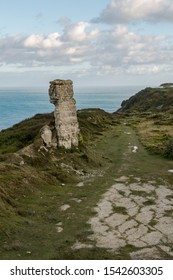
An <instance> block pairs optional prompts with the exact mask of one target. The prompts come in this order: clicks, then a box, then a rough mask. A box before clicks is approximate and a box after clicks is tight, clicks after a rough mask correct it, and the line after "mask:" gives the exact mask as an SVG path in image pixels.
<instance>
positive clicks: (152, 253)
mask: <svg viewBox="0 0 173 280" xmlns="http://www.w3.org/2000/svg"><path fill="white" fill-rule="evenodd" d="M130 256H131V258H132V259H133V260H153V259H154V260H159V259H161V255H160V252H159V250H158V249H157V248H155V247H153V248H145V249H142V250H139V251H136V252H132V253H130Z"/></svg>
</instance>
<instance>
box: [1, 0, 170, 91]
mask: <svg viewBox="0 0 173 280" xmlns="http://www.w3.org/2000/svg"><path fill="white" fill-rule="evenodd" d="M0 7H1V17H0V87H4V86H22V87H23V86H44V87H45V86H46V85H48V83H49V81H50V80H52V79H55V78H61V79H72V80H73V81H74V83H75V84H77V85H78V86H98V85H100V86H113V85H146V86H150V85H153V86H155V85H159V84H161V83H163V82H169V81H170V82H172V81H173V79H172V73H173V62H172V61H173V57H172V56H173V35H172V28H173V16H172V15H173V1H172V0H140V1H139V0H123V1H122V0H87V1H81V0H63V1H59V0H48V1H47V0H34V1H33V0H30V1H24V0H15V1H11V0H6V1H2V0H0Z"/></svg>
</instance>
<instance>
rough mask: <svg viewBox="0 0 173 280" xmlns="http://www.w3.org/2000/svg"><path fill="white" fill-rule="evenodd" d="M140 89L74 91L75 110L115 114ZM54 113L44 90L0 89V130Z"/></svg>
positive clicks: (135, 87)
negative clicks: (89, 109) (98, 110)
mask: <svg viewBox="0 0 173 280" xmlns="http://www.w3.org/2000/svg"><path fill="white" fill-rule="evenodd" d="M143 88H144V87H142V86H114V87H78V88H74V98H75V100H76V107H77V109H78V110H79V109H85V108H100V109H103V110H105V111H107V112H110V113H112V112H115V111H117V110H118V109H119V108H120V107H121V103H122V101H123V100H126V99H128V98H129V97H130V96H132V95H134V94H136V93H137V92H138V91H139V90H141V89H143ZM53 111H54V105H53V104H51V103H50V101H49V95H48V89H45V88H29V87H26V88H0V130H3V129H6V128H9V127H11V126H13V125H14V124H16V123H18V122H20V121H22V120H24V119H27V118H31V117H32V116H34V115H35V114H39V113H49V112H53Z"/></svg>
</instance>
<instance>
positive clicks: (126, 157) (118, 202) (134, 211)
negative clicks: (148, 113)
mask: <svg viewBox="0 0 173 280" xmlns="http://www.w3.org/2000/svg"><path fill="white" fill-rule="evenodd" d="M123 133H124V134H126V137H127V139H128V145H127V147H126V149H125V150H124V153H123V160H122V163H121V166H120V168H119V171H118V172H117V174H115V184H113V185H112V186H110V188H109V189H108V190H107V191H106V192H105V193H104V194H103V196H102V198H101V199H100V201H99V202H98V203H97V206H96V207H95V209H94V210H95V212H96V214H95V216H93V217H92V218H91V219H90V220H89V221H88V223H89V224H90V226H91V230H92V232H93V233H92V234H91V235H90V236H89V237H88V242H87V243H85V244H82V243H80V242H78V241H77V242H76V243H75V244H74V245H73V249H80V248H92V247H98V248H105V249H107V250H108V251H111V252H118V251H120V250H121V251H123V248H125V247H126V248H127V246H128V247H129V248H131V249H130V251H129V258H131V259H164V258H168V259H173V245H172V244H173V216H172V213H173V190H172V189H171V187H170V186H169V184H168V183H166V181H165V182H164V180H163V182H164V183H162V184H161V183H159V182H158V180H157V179H158V178H154V179H153V177H152V179H150V180H146V178H144V177H143V176H142V174H141V176H136V174H133V173H135V172H132V174H129V172H128V173H127V170H131V169H132V166H131V165H132V164H134V159H135V154H136V156H137V155H138V158H139V155H140V153H141V148H142V147H141V146H140V144H139V143H138V140H137V137H136V136H135V134H134V131H133V130H131V129H130V128H127V127H126V128H125V129H124V132H123ZM138 164H140V166H138ZM150 164H151V166H152V163H150ZM145 165H146V162H145V163H144V166H143V165H142V161H141V160H140V161H139V162H138V159H137V158H136V168H137V167H140V170H143V169H144V172H145V169H146V166H145ZM153 168H154V166H153ZM155 169H157V166H156V167H155ZM158 172H159V171H158ZM127 174H128V175H127ZM158 177H159V174H158Z"/></svg>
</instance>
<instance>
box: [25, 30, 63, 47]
mask: <svg viewBox="0 0 173 280" xmlns="http://www.w3.org/2000/svg"><path fill="white" fill-rule="evenodd" d="M23 44H24V46H25V47H29V48H44V49H45V48H57V47H59V46H61V45H62V42H61V40H60V35H59V33H51V34H49V35H48V36H47V37H45V36H43V35H37V34H33V35H31V36H29V37H28V38H26V39H25V41H24V42H23Z"/></svg>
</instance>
